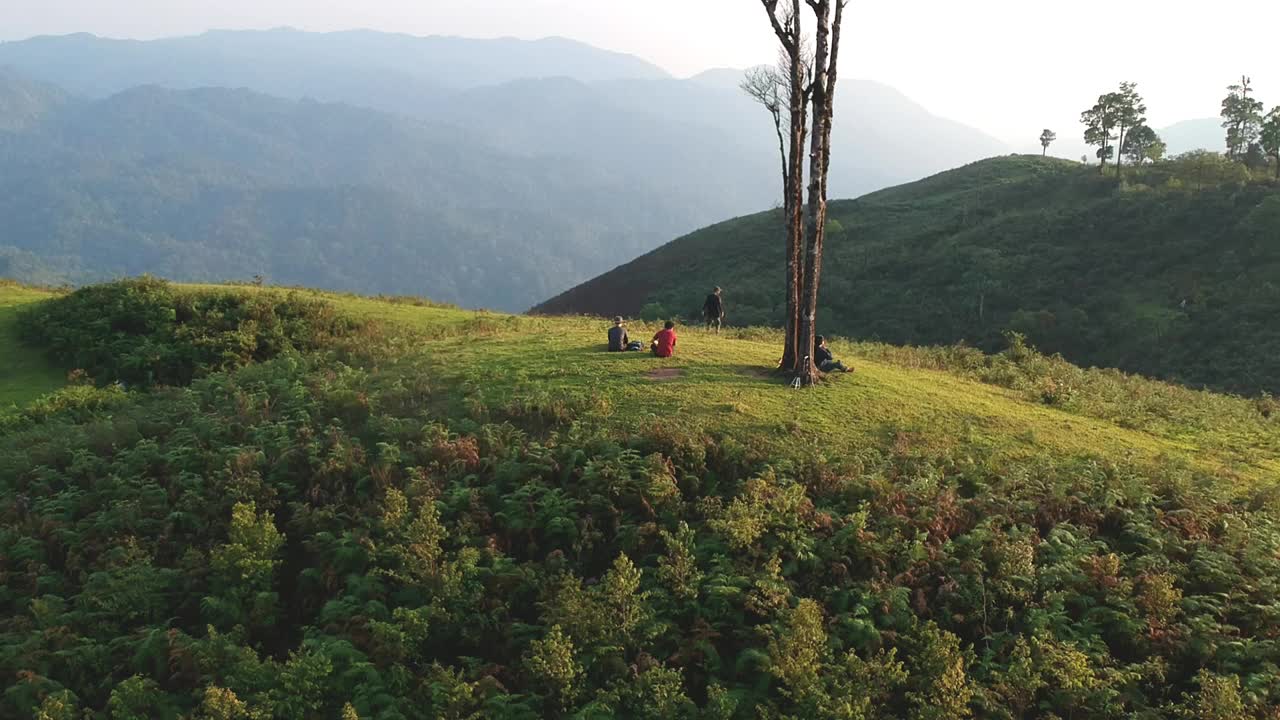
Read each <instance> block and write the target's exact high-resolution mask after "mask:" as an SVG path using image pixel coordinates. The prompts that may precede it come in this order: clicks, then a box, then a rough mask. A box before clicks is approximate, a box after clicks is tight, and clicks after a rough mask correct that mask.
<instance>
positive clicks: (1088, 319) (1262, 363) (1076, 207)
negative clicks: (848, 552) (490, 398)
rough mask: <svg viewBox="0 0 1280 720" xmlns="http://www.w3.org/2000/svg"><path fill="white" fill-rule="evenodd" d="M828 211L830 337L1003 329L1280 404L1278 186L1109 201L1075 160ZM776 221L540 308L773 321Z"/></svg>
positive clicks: (1110, 190) (977, 167) (1100, 359)
mask: <svg viewBox="0 0 1280 720" xmlns="http://www.w3.org/2000/svg"><path fill="white" fill-rule="evenodd" d="M1151 172H1152V173H1155V172H1157V171H1156V170H1152V171H1151ZM1159 172H1165V170H1164V169H1163V168H1162V169H1160V170H1159ZM1152 182H1155V180H1154V179H1153V180H1152ZM1188 182H1189V183H1190V182H1194V179H1190V180H1188ZM1187 186H1188V187H1190V185H1187ZM830 216H831V218H832V220H833V221H834V222H833V227H832V228H831V232H830V234H829V237H828V244H827V253H826V256H825V260H824V265H823V274H824V279H823V286H822V298H821V302H820V310H821V329H822V330H823V331H825V332H827V333H830V334H839V335H847V336H856V337H866V338H875V339H879V340H884V341H888V342H893V343H913V344H936V343H953V342H960V341H967V342H969V343H973V344H976V345H978V346H979V347H984V348H996V347H1001V346H1003V344H1004V340H1003V338H1002V333H1003V332H1004V331H1005V330H1008V329H1013V330H1017V331H1019V332H1023V333H1025V334H1026V335H1028V336H1029V337H1030V339H1031V340H1032V342H1034V343H1036V344H1037V345H1038V346H1040V347H1042V348H1043V349H1046V350H1048V351H1050V352H1062V353H1064V354H1065V355H1066V356H1067V357H1068V358H1069V359H1072V360H1074V361H1076V362H1079V363H1082V364H1088V365H1097V366H1103V367H1118V368H1122V369H1125V370H1130V371H1134V372H1141V373H1146V374H1151V375H1156V376H1160V377H1166V378H1171V379H1175V380H1178V381H1181V382H1186V383H1189V384H1193V385H1209V386H1214V387H1223V388H1229V389H1232V390H1237V391H1242V392H1250V393H1252V392H1258V391H1263V390H1265V391H1270V392H1273V393H1275V392H1278V391H1280V328H1278V327H1277V325H1276V324H1275V323H1274V321H1273V319H1274V317H1275V315H1276V313H1277V312H1280V286H1277V285H1276V284H1275V283H1274V278H1275V277H1278V276H1280V245H1277V244H1276V243H1275V238H1276V237H1277V235H1276V228H1277V227H1280V192H1277V190H1276V189H1274V188H1271V187H1267V186H1263V185H1249V186H1243V187H1241V186H1235V185H1226V186H1221V187H1210V188H1206V189H1204V190H1202V191H1199V192H1196V191H1191V190H1182V189H1162V190H1151V189H1146V190H1143V191H1137V192H1125V193H1117V192H1116V191H1115V185H1114V181H1107V180H1104V179H1099V178H1097V176H1096V174H1090V173H1089V172H1088V171H1087V170H1086V169H1084V168H1080V167H1079V166H1076V165H1074V164H1072V163H1067V162H1063V161H1054V160H1043V159H1040V158H1035V157H1017V158H1001V159H996V160H990V161H985V162H981V163H977V164H974V165H971V166H968V167H965V168H962V169H959V170H955V171H951V172H948V173H943V174H941V175H938V176H935V177H932V178H928V179H926V180H923V181H920V182H917V183H912V184H909V185H905V186H902V187H897V188H892V189H889V190H884V191H880V192H877V193H873V194H871V195H867V196H865V197H863V198H861V199H859V200H850V201H839V202H833V203H832V204H831V209H830ZM779 222H780V219H779V218H778V216H777V214H776V212H771V213H763V214H760V215H755V216H749V217H744V218H739V219H736V220H732V221H729V222H727V223H722V224H719V225H716V226H712V227H710V228H707V229H705V230H702V231H699V232H697V233H694V234H692V235H689V236H686V237H684V238H681V239H679V240H676V241H674V242H672V243H670V244H668V245H666V246H663V247H662V248H660V249H658V250H656V251H654V252H652V253H650V254H648V255H646V256H644V257H642V258H640V259H638V260H636V261H634V262H632V263H628V264H626V265H623V266H622V267H619V268H617V269H615V270H613V271H611V272H610V273H607V274H605V275H603V276H601V277H599V278H597V279H595V280H593V281H590V282H588V283H586V284H584V285H582V286H580V287H579V288H576V289H574V290H572V291H570V292H568V293H565V294H563V295H561V296H559V297H557V298H554V299H552V300H550V301H548V302H546V303H544V304H543V305H541V306H538V307H537V308H536V311H538V312H544V313H590V314H597V315H613V314H623V315H630V316H634V315H636V314H638V313H640V312H641V311H642V309H644V308H645V306H646V305H650V304H652V306H651V307H650V308H649V309H648V310H647V312H651V313H670V314H680V315H684V316H686V317H694V316H696V314H697V308H698V307H699V306H700V303H701V301H702V298H703V296H704V295H705V293H706V292H707V291H708V290H709V289H710V286H711V285H721V286H723V287H724V288H725V293H726V305H727V308H728V315H729V320H730V321H731V322H734V323H736V324H744V325H745V324H771V325H776V324H778V323H779V322H780V320H781V307H780V304H779V302H780V300H781V296H782V293H781V282H782V274H781V270H780V268H781V264H780V263H781V262H782V247H781V245H780V244H779V242H778V237H779V235H780V231H779V225H778V223H779Z"/></svg>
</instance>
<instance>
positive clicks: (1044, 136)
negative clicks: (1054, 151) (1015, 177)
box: [1040, 128, 1058, 157]
mask: <svg viewBox="0 0 1280 720" xmlns="http://www.w3.org/2000/svg"><path fill="white" fill-rule="evenodd" d="M1057 139H1058V133H1056V132H1054V131H1052V130H1050V129H1049V128H1045V129H1044V131H1043V132H1041V133H1040V157H1044V156H1045V155H1048V154H1049V146H1050V145H1052V144H1053V141H1054V140H1057Z"/></svg>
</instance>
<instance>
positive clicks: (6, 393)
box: [0, 281, 66, 409]
mask: <svg viewBox="0 0 1280 720" xmlns="http://www.w3.org/2000/svg"><path fill="white" fill-rule="evenodd" d="M50 296H51V293H49V292H46V291H43V290H36V289H33V288H27V287H22V286H19V285H14V284H12V283H8V282H4V281H0V409H3V408H6V407H9V406H10V405H23V404H25V403H28V402H30V401H32V400H34V399H36V398H37V397H40V396H41V395H43V394H45V393H47V392H51V391H53V390H56V389H58V388H59V387H61V386H62V385H63V382H64V381H65V377H66V376H65V374H64V373H62V372H60V371H59V370H58V369H56V368H53V367H51V366H50V365H49V364H48V363H47V362H46V361H45V359H44V356H43V354H42V353H41V352H40V351H39V350H37V349H34V348H31V347H27V346H26V345H23V344H22V343H21V342H20V341H19V340H18V333H17V327H16V323H17V318H18V311H19V309H20V308H21V307H22V306H23V305H27V304H29V303H33V302H37V301H39V300H43V299H45V298H48V297H50Z"/></svg>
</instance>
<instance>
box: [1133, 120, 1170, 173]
mask: <svg viewBox="0 0 1280 720" xmlns="http://www.w3.org/2000/svg"><path fill="white" fill-rule="evenodd" d="M1165 149H1166V146H1165V144H1164V140H1161V139H1160V136H1159V135H1157V134H1156V131H1155V130H1152V129H1151V128H1150V127H1148V126H1147V125H1139V126H1137V127H1135V128H1133V129H1132V130H1130V131H1129V134H1128V135H1127V136H1126V137H1125V139H1124V148H1123V151H1124V155H1125V157H1127V158H1129V160H1131V161H1132V162H1133V164H1134V165H1141V164H1143V163H1144V162H1146V161H1148V160H1151V161H1152V162H1155V161H1158V160H1160V159H1161V158H1163V157H1164V153H1165Z"/></svg>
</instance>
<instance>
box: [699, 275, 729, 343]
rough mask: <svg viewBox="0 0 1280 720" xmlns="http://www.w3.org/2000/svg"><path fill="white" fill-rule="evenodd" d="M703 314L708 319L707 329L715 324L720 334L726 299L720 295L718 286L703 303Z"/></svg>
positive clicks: (717, 332)
mask: <svg viewBox="0 0 1280 720" xmlns="http://www.w3.org/2000/svg"><path fill="white" fill-rule="evenodd" d="M702 316H703V317H705V318H706V319H707V329H708V330H710V329H711V327H712V326H713V325H714V326H715V328H716V334H717V335H719V334H720V325H721V324H722V323H723V322H724V300H723V299H722V298H721V297H720V288H719V287H718V286H717V287H716V289H715V290H712V291H711V294H710V295H708V296H707V300H706V302H704V303H702Z"/></svg>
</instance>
